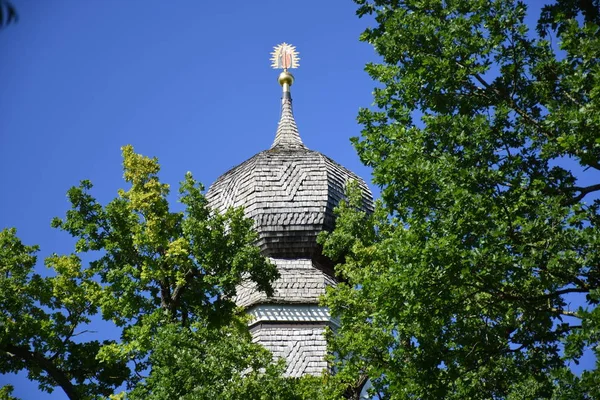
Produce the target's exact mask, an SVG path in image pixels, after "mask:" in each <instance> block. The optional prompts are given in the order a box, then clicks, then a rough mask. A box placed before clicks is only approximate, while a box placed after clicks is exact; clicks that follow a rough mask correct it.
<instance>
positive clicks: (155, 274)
mask: <svg viewBox="0 0 600 400" xmlns="http://www.w3.org/2000/svg"><path fill="white" fill-rule="evenodd" d="M123 166H124V178H125V181H126V182H127V183H128V184H129V185H130V186H129V188H128V189H127V190H119V194H118V197H117V198H115V199H114V200H112V201H111V202H109V203H108V204H106V205H105V206H103V205H101V204H99V203H98V202H97V200H96V199H95V198H94V197H93V196H92V195H91V194H90V189H91V188H92V185H91V183H90V182H88V181H83V182H82V183H81V185H80V186H78V187H73V188H71V189H70V190H69V192H68V198H69V200H70V202H71V205H72V208H71V209H70V210H69V211H68V212H67V214H66V217H65V218H64V219H58V218H56V219H54V221H53V222H52V224H53V226H55V227H57V228H60V229H62V230H64V231H66V232H68V233H70V234H71V235H72V236H73V237H75V238H76V239H77V242H76V246H75V253H73V254H70V255H56V254H55V255H52V256H50V257H48V258H47V259H46V260H45V264H46V266H47V267H49V268H50V269H51V270H52V273H51V274H50V276H48V277H43V276H41V275H39V274H36V273H34V266H35V264H36V252H37V251H38V249H37V247H35V246H26V245H24V244H23V243H22V242H21V241H20V240H19V239H18V237H17V236H16V232H15V230H14V229H6V230H3V231H2V232H0V310H2V314H0V372H2V373H8V372H18V371H21V370H26V371H27V372H28V377H29V379H31V380H35V381H37V382H38V383H39V387H40V389H42V390H45V391H48V392H51V391H52V390H53V389H55V388H56V387H60V388H62V389H63V390H64V392H65V393H66V394H67V396H68V397H69V398H70V399H91V398H105V397H108V396H111V397H113V398H131V399H138V398H151V399H170V398H177V399H182V398H184V399H214V398H220V399H242V398H253V399H254V398H255V399H277V398H280V399H293V398H301V395H299V394H297V393H301V392H302V393H305V392H307V389H302V388H303V387H304V386H303V384H301V383H299V382H297V381H294V380H286V379H284V378H282V375H281V374H282V371H283V366H282V365H281V363H274V362H273V361H272V356H271V354H270V353H268V352H267V351H266V350H265V349H264V348H262V347H261V346H259V345H257V344H254V343H252V341H251V337H250V335H249V332H248V329H247V326H246V319H245V317H244V316H243V312H242V311H240V310H238V309H236V307H235V304H234V303H233V297H234V295H235V288H236V286H237V285H239V284H241V283H242V282H243V281H246V280H250V281H253V282H255V283H256V284H257V287H258V288H259V290H261V291H264V292H266V293H268V294H270V293H271V292H272V288H271V282H272V281H273V280H274V279H275V278H276V276H277V270H276V267H275V266H274V265H273V264H271V263H269V262H268V261H267V260H266V259H265V258H264V257H263V256H262V255H261V254H260V251H259V249H258V248H257V247H255V246H254V242H255V240H256V234H255V233H254V232H253V230H252V221H251V220H249V219H246V218H245V217H244V215H243V211H242V210H240V209H237V210H236V209H230V210H228V211H227V212H225V213H224V214H219V213H214V212H212V211H211V210H210V209H209V207H208V204H207V201H206V199H205V197H204V195H203V194H202V190H203V189H202V186H201V185H200V184H198V183H197V182H196V181H195V180H194V179H193V177H192V176H191V174H190V173H188V174H187V175H186V176H185V180H184V181H183V182H182V183H181V186H180V189H179V192H180V199H179V200H180V202H181V203H182V204H183V209H184V210H183V211H181V212H176V211H171V210H170V207H169V202H168V200H167V196H168V195H169V186H168V185H167V184H164V183H161V182H160V180H159V178H158V172H159V169H160V167H159V164H158V162H157V160H156V159H150V158H147V157H144V156H141V155H139V154H136V153H134V151H133V148H132V147H131V146H126V147H124V148H123ZM85 253H87V254H85ZM83 259H89V260H91V261H89V262H84V261H83ZM97 314H98V316H101V317H102V318H103V319H104V320H107V321H111V322H112V323H113V324H114V326H115V327H116V329H118V331H119V332H120V339H118V340H104V341H99V340H94V339H93V338H94V335H93V334H92V333H91V332H89V331H88V327H89V324H90V322H92V323H93V321H92V318H93V317H94V316H95V315H97ZM117 388H119V391H121V390H122V389H123V388H124V390H123V391H121V392H120V393H115V390H117ZM298 388H300V389H302V390H300V389H298ZM11 390H12V389H11V388H10V387H5V388H3V389H2V392H0V393H2V396H3V398H10V396H11Z"/></svg>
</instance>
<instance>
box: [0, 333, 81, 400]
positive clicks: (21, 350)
mask: <svg viewBox="0 0 600 400" xmlns="http://www.w3.org/2000/svg"><path fill="white" fill-rule="evenodd" d="M2 350H4V351H5V352H7V353H8V354H10V355H12V356H16V357H19V358H21V359H22V360H25V361H26V362H30V363H33V364H35V365H37V366H38V367H40V368H41V369H42V370H44V371H46V372H47V373H48V375H50V377H51V378H52V379H53V380H54V381H55V382H56V383H57V384H58V386H60V387H61V388H62V389H63V390H64V391H65V394H66V395H67V396H68V397H69V399H71V400H79V399H81V398H82V397H81V396H80V395H79V394H78V393H77V390H76V387H75V386H74V385H73V384H72V383H71V380H70V379H69V377H68V376H67V374H66V373H65V371H62V370H61V369H60V368H58V367H57V366H56V365H54V363H53V362H52V361H50V360H48V359H47V358H46V357H44V355H43V354H40V353H38V352H35V351H30V350H29V349H28V348H27V347H25V346H14V345H12V344H6V345H4V346H2Z"/></svg>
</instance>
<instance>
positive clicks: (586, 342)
mask: <svg viewBox="0 0 600 400" xmlns="http://www.w3.org/2000/svg"><path fill="white" fill-rule="evenodd" d="M355 1H356V2H357V4H358V15H359V16H364V15H372V16H374V20H375V26H374V27H372V28H369V29H367V30H366V31H365V32H364V33H363V34H362V36H361V40H363V41H365V42H368V43H370V44H372V45H373V46H374V48H375V50H376V51H377V53H378V54H379V55H380V56H381V57H382V62H380V63H372V64H369V65H367V67H366V70H367V72H368V73H369V74H370V76H371V77H372V78H373V79H374V80H375V81H377V82H378V87H377V88H376V89H375V92H374V97H375V106H376V107H375V109H372V110H369V109H362V110H361V111H360V113H359V122H360V123H361V124H362V125H363V127H364V129H363V131H362V137H361V138H354V139H353V141H354V145H355V147H356V149H357V151H358V153H359V156H360V158H361V160H362V162H363V163H365V164H366V165H368V166H371V167H372V168H373V176H374V182H375V184H377V185H379V186H380V188H381V193H382V198H381V201H380V202H379V203H378V205H377V207H376V211H375V213H374V214H373V215H367V214H365V213H364V212H362V211H361V210H360V204H359V203H357V202H356V201H357V200H356V199H355V200H354V201H352V200H351V201H350V202H349V203H347V204H343V205H342V206H341V207H340V209H339V211H338V212H339V217H338V220H337V226H336V229H335V231H334V232H333V233H332V234H330V235H328V236H326V237H325V238H324V239H323V244H324V249H325V253H326V254H327V255H329V256H331V257H333V258H335V259H337V260H339V262H340V264H339V265H338V266H337V273H338V274H339V276H340V277H341V278H342V279H343V280H344V283H342V284H340V285H339V286H338V287H337V288H335V289H331V290H330V291H329V292H328V294H327V296H326V299H325V304H326V305H328V306H329V307H330V308H331V310H332V313H333V314H334V315H337V316H338V317H339V318H340V320H341V328H340V329H339V330H338V332H337V335H336V336H332V338H331V347H332V350H333V351H335V353H336V355H337V359H338V362H337V364H338V365H337V367H338V369H339V371H340V372H339V377H340V379H344V380H345V381H346V382H347V384H348V385H350V387H352V385H354V384H355V382H356V381H357V379H359V378H361V377H364V376H369V377H370V378H371V382H372V384H373V386H374V391H376V392H378V393H379V395H380V398H386V399H414V398H419V399H428V398H432V399H442V398H446V399H454V398H456V399H464V398H468V399H489V398H505V399H530V398H531V399H533V398H561V399H591V398H600V373H599V372H598V361H596V366H595V367H590V368H588V370H586V371H585V372H583V373H581V374H579V375H577V374H574V373H573V372H572V371H571V369H570V368H569V365H573V363H575V364H576V363H577V362H578V360H579V359H580V358H581V356H582V354H583V353H584V352H585V351H588V352H593V353H594V354H595V355H596V360H599V359H600V358H599V356H600V342H599V338H600V309H598V307H597V304H598V302H600V265H599V263H600V253H599V249H600V231H599V224H600V215H599V208H600V201H599V200H598V197H597V196H596V195H595V193H597V191H598V190H600V183H599V182H598V174H597V172H598V170H600V164H599V160H600V64H599V63H600V61H599V60H600V58H599V57H598V55H599V54H600V32H599V26H600V17H599V15H600V12H599V11H600V9H599V2H598V1H597V0H588V1H575V0H557V1H556V2H554V3H552V4H548V5H546V6H545V7H543V8H542V9H541V14H540V16H539V20H538V24H537V27H536V30H535V31H532V30H530V29H529V27H528V26H527V25H526V24H525V22H524V19H525V16H526V12H527V6H526V5H525V4H523V3H522V2H519V1H513V0H492V1H489V0H468V1H467V0H444V1H442V0H355ZM567 165H573V167H572V168H571V167H567ZM581 171H584V172H585V173H586V174H588V175H590V174H591V173H592V172H595V173H596V174H595V175H594V178H595V180H596V181H595V182H589V183H584V180H583V179H581V178H580V177H581V176H582V174H584V172H581ZM351 197H352V196H351ZM355 197H356V196H355ZM576 304H580V306H577V305H576Z"/></svg>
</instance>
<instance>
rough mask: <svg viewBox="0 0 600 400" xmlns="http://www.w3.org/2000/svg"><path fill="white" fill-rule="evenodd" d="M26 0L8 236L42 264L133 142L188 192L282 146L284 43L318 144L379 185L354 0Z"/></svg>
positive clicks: (0, 99)
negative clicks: (278, 62) (279, 60)
mask: <svg viewBox="0 0 600 400" xmlns="http://www.w3.org/2000/svg"><path fill="white" fill-rule="evenodd" d="M12 1H13V3H14V5H15V6H16V8H17V10H18V13H19V16H20V20H19V22H18V23H17V24H15V25H13V26H9V27H7V28H6V29H4V30H2V31H1V32H0V77H1V78H0V79H1V82H2V89H1V90H0V113H1V118H0V177H1V184H2V190H1V192H0V193H1V195H0V229H2V228H4V227H10V226H14V227H16V228H17V229H18V234H19V236H20V237H21V238H22V240H23V241H24V242H25V243H26V244H36V243H37V244H39V245H40V246H41V252H40V260H41V259H43V257H45V256H47V255H49V254H51V253H52V252H57V253H68V252H71V251H72V243H73V242H72V240H70V238H69V237H68V236H66V234H65V233H62V232H59V231H57V230H54V229H51V228H50V220H51V218H52V217H54V216H63V215H64V213H65V211H66V210H67V208H68V202H67V199H66V196H65V194H66V191H67V190H68V188H69V187H71V186H73V185H76V184H78V182H79V181H80V180H81V179H90V180H91V181H92V182H93V183H94V185H95V188H94V192H93V193H94V194H95V195H96V196H97V197H98V198H99V200H100V201H101V202H103V203H105V202H107V201H109V200H110V199H112V198H113V197H115V196H116V192H117V189H119V188H120V187H123V186H124V184H123V181H122V178H121V177H122V169H121V156H120V147H121V146H123V145H125V144H132V145H133V146H134V147H135V149H136V151H138V152H140V153H143V154H145V155H149V156H156V157H158V158H159V160H160V162H161V164H162V166H163V169H162V173H161V177H162V179H163V181H165V182H168V183H170V184H171V185H172V187H173V189H174V192H176V187H177V183H178V182H179V181H181V180H182V179H183V176H184V174H185V172H186V171H192V172H193V173H194V176H195V177H196V179H198V180H200V181H201V182H203V183H204V184H205V185H206V186H207V187H208V185H210V183H211V182H213V181H214V180H215V179H216V178H217V177H218V176H219V175H220V174H222V173H223V172H225V171H227V170H228V169H230V168H231V167H233V166H235V165H237V164H239V163H240V162H242V161H244V160H246V159H247V158H249V157H251V156H252V155H253V154H255V153H257V152H259V151H261V150H264V149H266V148H268V147H269V146H270V145H271V143H272V141H273V138H274V135H275V130H276V127H277V121H278V118H279V112H280V94H281V88H280V86H279V85H278V83H277V75H278V73H277V72H276V71H274V70H272V69H271V68H270V66H269V64H270V63H269V58H270V54H269V53H270V52H271V50H272V47H273V46H274V45H276V44H278V43H281V42H284V41H285V42H288V43H292V44H294V45H296V47H297V49H298V51H299V52H300V57H301V61H300V68H299V69H298V70H296V71H294V75H295V77H296V83H295V84H294V86H293V87H292V95H293V98H294V112H295V116H296V121H297V124H298V127H299V130H300V134H301V136H302V139H303V140H304V143H305V144H306V145H307V146H308V147H309V148H311V149H314V150H318V151H321V152H322V153H324V154H326V155H328V156H330V157H332V158H333V159H334V160H336V161H337V162H338V163H341V164H343V165H344V166H346V167H347V168H349V169H351V170H353V171H354V172H356V173H357V174H359V175H360V176H362V177H363V178H365V180H370V171H369V169H367V168H366V167H364V166H362V165H361V164H360V162H359V160H358V157H357V155H356V152H355V151H354V149H353V148H352V146H351V145H350V142H349V138H350V137H352V136H358V135H359V133H360V127H359V126H358V125H357V124H356V115H357V112H358V108H359V107H365V106H369V105H370V104H371V102H372V96H371V92H372V89H373V86H374V84H373V82H372V81H371V79H370V78H369V77H368V76H367V74H366V73H365V72H363V68H364V64H365V63H367V62H369V61H373V60H376V56H375V54H374V51H373V49H372V48H371V47H370V46H369V45H367V44H364V43H360V42H359V41H358V36H359V35H360V33H361V32H362V31H363V30H364V28H365V27H366V26H367V22H368V21H367V20H359V19H358V18H357V17H356V16H355V15H354V14H355V8H356V7H355V5H354V4H353V3H352V1H350V0H326V1H324V0H320V1H319V0H302V1H296V2H290V1H275V0H259V1H239V0H238V1H236V0H232V1H229V2H219V1H198V0H178V1H164V0H163V1H147V0H129V1H121V0H104V1H82V0H56V1H44V0H41V1H40V0H12ZM534 3H535V2H534ZM372 190H373V192H374V194H375V195H376V196H377V193H378V191H377V190H376V189H375V188H373V187H372ZM40 268H41V269H43V267H41V266H40ZM6 383H12V384H13V385H15V386H16V392H15V394H16V395H17V396H21V397H23V398H38V399H45V398H52V399H63V398H66V397H65V396H64V395H63V393H62V392H61V391H60V390H57V391H56V392H55V393H53V394H52V395H41V394H39V392H38V391H37V389H36V386H37V385H36V384H35V383H30V382H28V381H27V380H26V379H25V378H24V375H23V374H21V375H19V376H15V375H9V376H0V386H1V385H3V384H6Z"/></svg>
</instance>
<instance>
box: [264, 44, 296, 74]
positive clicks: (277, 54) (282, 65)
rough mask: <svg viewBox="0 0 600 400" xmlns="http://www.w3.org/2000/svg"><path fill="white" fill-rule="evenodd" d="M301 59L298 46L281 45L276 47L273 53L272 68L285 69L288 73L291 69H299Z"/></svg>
mask: <svg viewBox="0 0 600 400" xmlns="http://www.w3.org/2000/svg"><path fill="white" fill-rule="evenodd" d="M298 61H300V57H298V52H297V51H296V46H292V45H291V44H287V43H281V44H280V45H277V46H275V48H274V50H273V52H272V53H271V67H273V68H275V69H283V70H284V71H287V70H288V69H289V68H298V67H299V66H300V64H299V63H298Z"/></svg>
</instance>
